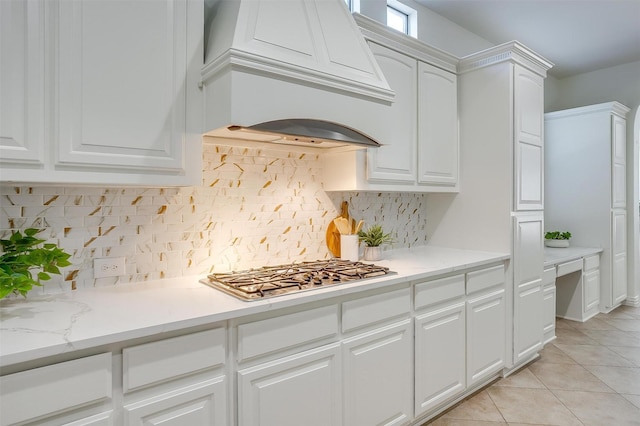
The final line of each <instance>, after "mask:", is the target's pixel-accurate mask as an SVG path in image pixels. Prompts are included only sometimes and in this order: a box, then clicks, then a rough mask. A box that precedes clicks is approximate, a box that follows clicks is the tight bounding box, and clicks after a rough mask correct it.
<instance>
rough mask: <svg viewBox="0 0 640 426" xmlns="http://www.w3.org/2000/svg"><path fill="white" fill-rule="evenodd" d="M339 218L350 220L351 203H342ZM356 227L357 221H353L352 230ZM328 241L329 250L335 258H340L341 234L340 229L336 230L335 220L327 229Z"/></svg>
mask: <svg viewBox="0 0 640 426" xmlns="http://www.w3.org/2000/svg"><path fill="white" fill-rule="evenodd" d="M338 217H344V218H345V219H348V218H349V217H350V215H349V203H347V202H346V201H343V202H342V209H341V212H340V216H338ZM336 219H337V218H336ZM355 226H356V221H355V219H351V229H354V228H355ZM326 240H327V248H328V249H329V251H330V252H331V254H333V255H334V256H335V257H340V232H338V228H336V224H335V223H333V220H332V221H331V223H329V226H328V227H327V236H326Z"/></svg>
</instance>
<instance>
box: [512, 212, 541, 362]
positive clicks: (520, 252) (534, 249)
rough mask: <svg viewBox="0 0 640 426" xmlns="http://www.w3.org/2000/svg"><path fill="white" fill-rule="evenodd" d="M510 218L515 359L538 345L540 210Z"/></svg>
mask: <svg viewBox="0 0 640 426" xmlns="http://www.w3.org/2000/svg"><path fill="white" fill-rule="evenodd" d="M514 221H515V229H514V262H513V269H514V275H513V276H514V281H513V360H514V363H519V362H521V361H524V360H527V359H529V358H531V356H532V355H535V354H536V353H537V352H538V350H540V349H542V339H543V331H542V328H543V326H542V317H541V316H540V311H541V310H542V308H543V295H542V273H543V263H544V258H543V257H544V247H543V238H542V233H543V232H542V222H543V214H542V212H540V213H519V214H518V216H516V217H515V218H514Z"/></svg>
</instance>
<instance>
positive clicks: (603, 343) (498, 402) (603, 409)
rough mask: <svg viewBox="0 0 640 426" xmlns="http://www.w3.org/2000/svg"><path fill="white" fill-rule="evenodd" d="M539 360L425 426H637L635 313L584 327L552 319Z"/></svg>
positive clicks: (639, 385)
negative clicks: (553, 326)
mask: <svg viewBox="0 0 640 426" xmlns="http://www.w3.org/2000/svg"><path fill="white" fill-rule="evenodd" d="M556 336H557V339H556V340H554V341H553V342H551V343H549V344H547V345H546V346H545V347H544V349H543V350H542V351H541V353H540V355H541V357H540V359H539V360H537V361H536V362H534V363H532V364H530V365H528V366H527V367H526V368H523V369H521V370H520V371H518V372H517V373H515V374H513V375H511V376H509V377H507V378H504V379H500V380H499V381H497V382H495V383H494V384H492V385H491V386H489V387H487V388H485V389H483V390H482V391H480V392H478V393H476V394H474V395H472V396H471V397H470V398H468V399H466V400H465V401H462V402H461V403H459V404H458V405H457V406H455V407H454V408H453V409H451V410H449V411H448V412H446V413H445V414H444V415H442V416H440V417H439V418H437V419H435V420H433V421H431V422H429V423H426V424H429V425H431V426H472V425H473V426H475V425H477V426H495V425H500V424H502V425H511V426H520V425H558V426H564V425H578V426H579V425H585V426H627V425H639V426H640V307H638V308H634V307H630V306H621V307H619V308H617V309H616V310H614V311H613V312H611V313H609V314H599V315H597V316H595V317H594V318H592V319H590V320H589V321H587V322H584V323H578V322H574V321H568V320H563V319H560V318H558V319H557V322H556Z"/></svg>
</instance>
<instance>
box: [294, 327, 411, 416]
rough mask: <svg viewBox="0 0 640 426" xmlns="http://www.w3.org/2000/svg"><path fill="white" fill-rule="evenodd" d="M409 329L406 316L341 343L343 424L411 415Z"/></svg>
mask: <svg viewBox="0 0 640 426" xmlns="http://www.w3.org/2000/svg"><path fill="white" fill-rule="evenodd" d="M412 331H413V330H412V324H411V321H410V320H408V319H407V320H405V321H402V322H401V323H399V324H394V325H391V326H387V327H384V328H382V329H378V330H375V331H373V332H369V333H364V334H362V335H359V336H356V337H354V338H352V339H348V340H346V341H345V342H344V343H343V346H342V348H343V349H342V353H343V360H344V369H343V371H344V376H343V383H344V420H345V425H388V426H391V425H402V424H406V423H407V422H408V421H409V420H410V419H411V418H412V417H413V410H412V407H411V398H412V396H413V393H412V391H411V390H412V387H413V369H412V368H411V366H412V362H413V354H412V351H413V339H412V337H413V333H412ZM305 424H307V423H306V422H305Z"/></svg>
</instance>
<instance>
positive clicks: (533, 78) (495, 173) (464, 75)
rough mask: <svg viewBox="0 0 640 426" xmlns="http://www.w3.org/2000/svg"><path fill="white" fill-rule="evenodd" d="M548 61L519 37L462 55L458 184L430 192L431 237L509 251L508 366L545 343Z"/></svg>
mask: <svg viewBox="0 0 640 426" xmlns="http://www.w3.org/2000/svg"><path fill="white" fill-rule="evenodd" d="M551 66H552V64H551V63H550V62H548V61H547V60H545V59H544V58H542V57H540V56H539V55H537V54H535V53H534V52H532V51H530V50H528V49H527V48H526V47H524V46H523V45H521V44H519V43H518V42H511V43H505V44H503V45H500V46H496V47H494V48H491V49H487V50H485V51H482V52H479V53H477V54H473V55H470V56H467V57H465V58H462V59H461V61H460V64H459V75H458V105H459V116H460V155H461V157H460V164H461V166H460V189H461V190H460V193H459V194H458V195H457V196H455V197H453V196H450V195H446V194H431V195H430V200H429V203H428V206H427V209H429V212H428V216H429V219H430V222H431V223H430V224H429V227H430V229H428V234H430V241H429V242H430V244H434V245H445V246H450V247H458V248H468V249H477V250H492V251H504V252H509V253H511V263H510V264H509V267H508V268H507V286H506V289H507V294H506V298H507V300H508V301H509V302H508V303H507V312H506V315H507V316H506V318H507V324H510V325H511V326H510V327H507V330H506V339H507V345H506V346H507V347H506V351H507V355H506V359H507V363H506V364H507V365H506V367H507V368H512V367H518V366H520V365H522V364H523V363H525V362H527V361H528V360H530V359H532V358H533V357H535V356H536V354H537V352H538V351H539V350H540V349H541V348H542V346H543V328H544V325H543V324H542V316H541V315H540V313H541V312H542V310H543V309H544V308H543V284H542V275H543V263H544V262H543V257H544V248H543V232H544V143H543V140H544V102H543V96H544V78H545V77H546V72H547V70H548V69H549V68H550V67H551ZM478 223H482V226H478ZM511 319H513V320H511Z"/></svg>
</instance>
